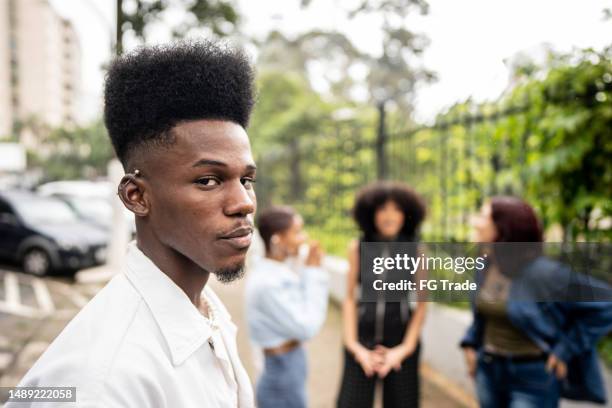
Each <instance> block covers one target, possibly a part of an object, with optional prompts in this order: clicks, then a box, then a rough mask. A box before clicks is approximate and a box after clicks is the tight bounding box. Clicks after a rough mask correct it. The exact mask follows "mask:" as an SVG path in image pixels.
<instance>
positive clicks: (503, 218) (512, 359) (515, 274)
mask: <svg viewBox="0 0 612 408" xmlns="http://www.w3.org/2000/svg"><path fill="white" fill-rule="evenodd" d="M474 229H475V240H476V242H479V243H481V244H484V247H485V248H486V247H487V245H486V244H487V243H490V245H489V246H488V247H489V248H493V250H492V251H490V252H491V253H490V254H489V255H491V256H490V257H489V260H490V262H488V266H487V267H486V268H485V269H484V270H483V271H481V272H480V273H479V274H478V276H477V279H476V280H477V282H478V288H479V289H478V291H477V293H476V294H475V295H474V296H473V299H472V311H473V315H474V319H473V322H472V324H471V326H470V327H469V328H468V330H467V333H466V334H465V337H464V338H463V339H462V341H461V347H462V348H463V349H464V352H465V358H466V363H467V366H468V371H469V373H470V375H471V376H473V377H474V378H475V380H476V389H477V393H478V399H479V401H480V405H481V407H483V408H489V407H491V408H493V407H495V408H499V407H519V406H520V407H538V408H549V407H557V406H558V405H559V399H560V398H561V397H563V398H569V399H574V400H583V401H591V402H597V403H602V404H603V403H605V402H606V395H605V387H604V385H603V380H602V375H601V371H600V367H599V363H598V357H597V352H596V349H595V346H596V342H597V340H598V339H599V338H600V337H602V336H603V335H605V334H607V333H609V332H610V331H611V330H612V303H610V302H601V301H600V302H595V301H593V302H584V301H581V302H567V301H554V300H555V299H548V301H542V298H541V297H540V298H538V296H537V295H536V294H535V293H536V292H535V291H531V290H527V291H523V292H520V288H521V287H523V288H525V287H526V286H528V285H532V284H533V282H538V283H537V284H539V285H540V286H546V285H548V286H553V287H554V286H555V285H556V286H557V287H559V286H560V285H561V284H560V283H559V282H568V277H569V274H570V270H569V268H567V267H566V266H564V265H563V264H561V263H559V262H557V261H554V260H552V259H550V258H546V257H544V256H542V255H540V254H537V255H535V256H529V255H528V254H522V255H520V256H518V258H522V260H523V261H524V262H520V259H519V260H518V261H517V260H516V259H514V260H511V262H499V259H500V255H501V254H496V253H495V252H496V251H495V250H496V249H497V252H502V250H501V249H500V248H503V245H504V244H502V245H500V244H498V243H500V242H501V243H507V242H533V243H539V242H542V230H541V227H540V223H539V221H538V219H537V217H536V215H535V212H534V210H533V209H532V207H531V206H529V204H527V203H525V202H524V201H522V200H520V199H518V198H515V197H493V198H491V199H490V200H489V201H488V202H486V203H485V204H484V205H483V206H482V208H481V212H480V214H479V215H478V217H477V218H476V219H475V221H474ZM539 245H540V244H534V245H533V246H531V248H537V247H538V246H539ZM496 255H497V256H496ZM515 255H516V254H515ZM514 258H517V257H516V256H514ZM495 259H497V261H495ZM507 260H508V259H506V261H507ZM508 263H510V264H511V265H515V266H516V267H515V268H508ZM566 286H567V285H566ZM608 300H609V299H608Z"/></svg>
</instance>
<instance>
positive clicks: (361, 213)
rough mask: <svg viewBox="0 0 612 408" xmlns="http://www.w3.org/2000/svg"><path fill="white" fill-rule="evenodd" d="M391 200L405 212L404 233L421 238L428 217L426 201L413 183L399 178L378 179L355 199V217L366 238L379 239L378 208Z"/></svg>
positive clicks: (401, 231)
mask: <svg viewBox="0 0 612 408" xmlns="http://www.w3.org/2000/svg"><path fill="white" fill-rule="evenodd" d="M387 201H394V202H395V204H397V205H398V207H399V208H400V209H401V211H402V212H403V213H404V225H403V226H402V229H401V230H400V236H401V238H402V239H404V240H408V241H413V240H416V239H418V232H419V228H420V226H421V223H422V222H423V219H424V218H425V211H426V210H425V202H424V201H423V199H422V198H421V196H420V195H418V194H417V192H416V191H414V190H413V189H412V188H411V187H410V186H408V185H406V184H404V183H401V182H397V181H377V182H374V183H371V184H368V185H366V186H365V187H363V188H362V189H361V190H360V191H359V192H358V193H357V197H356V199H355V206H354V207H353V219H354V220H355V222H356V223H357V225H358V226H359V229H360V230H361V232H362V234H363V238H364V239H365V240H366V241H376V240H377V235H378V231H377V229H376V225H375V222H374V219H375V214H376V210H378V209H379V208H380V207H382V206H383V205H384V204H385V203H386V202H387Z"/></svg>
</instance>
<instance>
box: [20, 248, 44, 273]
mask: <svg viewBox="0 0 612 408" xmlns="http://www.w3.org/2000/svg"><path fill="white" fill-rule="evenodd" d="M50 269H51V259H50V258H49V254H47V252H46V251H45V250H43V249H40V248H33V249H30V250H28V251H27V252H26V254H25V255H24V257H23V270H24V272H25V273H29V274H31V275H36V276H44V275H46V274H47V273H49V271H50Z"/></svg>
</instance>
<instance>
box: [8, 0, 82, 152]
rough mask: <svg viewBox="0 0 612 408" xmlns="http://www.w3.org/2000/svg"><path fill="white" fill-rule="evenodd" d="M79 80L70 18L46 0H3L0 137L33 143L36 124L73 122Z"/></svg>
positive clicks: (78, 57)
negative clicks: (12, 137) (62, 14)
mask: <svg viewBox="0 0 612 408" xmlns="http://www.w3.org/2000/svg"><path fill="white" fill-rule="evenodd" d="M80 82H81V53H80V46H79V41H78V37H77V35H76V32H75V30H74V27H73V26H72V24H71V23H70V22H69V21H68V20H66V19H64V18H62V17H61V16H59V15H58V14H57V13H56V12H55V10H54V9H53V8H52V7H51V5H50V4H49V2H48V1H47V0H0V85H1V87H0V138H1V137H6V136H10V135H13V136H16V137H18V138H19V139H20V141H21V142H22V143H23V144H24V145H26V146H27V147H35V145H36V139H37V138H38V137H39V135H37V133H38V131H37V129H41V128H54V127H59V126H71V125H74V124H75V123H76V122H77V118H78V116H79V112H78V109H79V99H80V93H79V92H80Z"/></svg>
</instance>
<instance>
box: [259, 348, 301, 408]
mask: <svg viewBox="0 0 612 408" xmlns="http://www.w3.org/2000/svg"><path fill="white" fill-rule="evenodd" d="M306 372H307V368H306V353H305V352H304V348H303V347H302V346H299V347H297V348H295V349H293V350H291V351H289V352H287V353H285V354H281V355H278V356H265V361H264V371H263V373H262V375H261V377H260V378H259V382H258V383H257V391H256V394H257V406H258V407H259V408H306Z"/></svg>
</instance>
